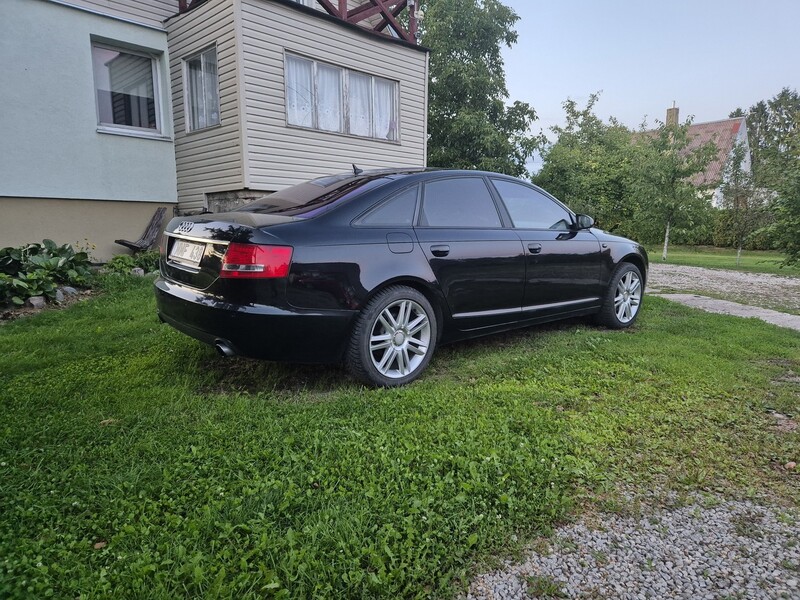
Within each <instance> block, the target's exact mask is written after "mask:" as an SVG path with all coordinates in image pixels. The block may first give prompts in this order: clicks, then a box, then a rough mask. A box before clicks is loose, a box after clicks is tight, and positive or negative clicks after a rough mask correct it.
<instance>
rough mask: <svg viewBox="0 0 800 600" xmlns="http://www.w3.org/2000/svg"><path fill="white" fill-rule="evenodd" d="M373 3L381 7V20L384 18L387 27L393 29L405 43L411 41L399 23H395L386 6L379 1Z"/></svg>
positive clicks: (395, 20)
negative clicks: (387, 24)
mask: <svg viewBox="0 0 800 600" xmlns="http://www.w3.org/2000/svg"><path fill="white" fill-rule="evenodd" d="M374 1H375V2H377V3H378V4H380V5H381V6H382V7H383V10H381V13H383V18H384V20H385V21H388V22H389V25H390V26H391V28H392V29H394V30H395V31H396V32H397V35H399V36H400V37H402V38H403V39H404V40H406V41H407V42H410V41H412V40H411V39H410V36H409V35H408V32H407V31H406V30H405V29H404V28H403V26H402V25H400V23H398V22H397V19H396V18H395V16H394V15H393V14H392V13H391V11H390V10H389V8H388V6H385V5H384V4H383V2H382V1H381V0H374ZM398 14H399V13H398Z"/></svg>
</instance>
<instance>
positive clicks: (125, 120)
mask: <svg viewBox="0 0 800 600" xmlns="http://www.w3.org/2000/svg"><path fill="white" fill-rule="evenodd" d="M92 70H93V72H94V86H95V93H96V97H97V122H98V123H99V124H100V125H105V126H112V127H123V128H124V127H132V128H136V129H147V130H152V131H158V130H159V127H160V123H159V114H158V101H157V99H156V84H155V74H156V65H155V59H154V58H153V57H152V56H147V55H145V54H138V53H133V52H130V51H127V50H120V49H118V48H113V47H111V46H105V45H100V44H92Z"/></svg>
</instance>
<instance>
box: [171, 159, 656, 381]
mask: <svg viewBox="0 0 800 600" xmlns="http://www.w3.org/2000/svg"><path fill="white" fill-rule="evenodd" d="M593 225H594V221H593V220H592V218H591V217H588V216H586V215H579V214H575V213H573V212H572V211H570V210H569V209H568V208H567V207H566V206H564V205H563V204H561V203H560V202H559V201H558V200H556V199H555V198H553V197H552V196H551V195H549V194H548V193H546V192H545V191H543V190H542V189H540V188H538V187H536V186H534V185H531V184H529V183H526V182H523V181H521V180H519V179H515V178H512V177H508V176H505V175H499V174H496V173H486V172H479V171H448V170H425V169H406V170H392V171H388V170H387V171H364V172H361V171H359V170H358V169H356V168H355V167H354V169H353V172H350V173H346V174H342V175H335V176H331V177H325V178H321V179H315V180H313V181H309V182H307V183H302V184H300V185H296V186H293V187H290V188H287V189H284V190H282V191H279V192H276V193H274V194H271V195H268V196H265V197H263V198H261V199H259V200H257V201H255V202H253V203H251V204H249V205H247V206H245V207H242V208H239V209H237V210H234V211H232V212H228V213H220V214H203V215H197V216H193V217H179V218H175V219H172V220H171V221H170V222H169V224H168V226H167V228H166V230H165V232H164V236H163V241H162V244H161V261H160V262H161V264H160V270H161V276H160V277H159V278H158V279H157V280H156V283H155V292H156V300H157V305H158V314H159V317H160V318H161V320H162V321H164V322H166V323H168V324H169V325H171V326H173V327H175V328H176V329H178V330H180V331H182V332H183V333H185V334H187V335H190V336H192V337H194V338H197V339H198V340H200V341H202V342H205V343H207V344H210V345H212V346H214V347H215V348H216V349H217V351H218V352H219V353H220V354H222V355H224V356H232V355H241V356H249V357H253V358H261V359H266V360H276V361H291V362H304V363H308V362H344V363H345V365H346V366H347V368H348V369H349V370H350V372H351V373H352V374H353V375H355V376H356V377H357V378H358V379H360V380H362V381H364V382H365V383H368V384H370V385H375V386H398V385H403V384H406V383H409V382H411V381H413V380H415V379H416V378H418V377H419V376H420V374H421V373H422V372H423V371H424V370H425V367H426V365H427V364H428V362H429V361H430V360H431V357H432V356H433V353H434V350H435V348H436V346H437V345H439V344H442V343H447V342H452V341H456V340H462V339H466V338H471V337H475V336H480V335H485V334H489V333H495V332H499V331H504V330H508V329H512V328H516V327H524V326H528V325H533V324H537V323H543V322H546V321H552V320H555V319H563V318H566V317H575V316H580V315H595V318H596V319H597V321H598V322H599V323H601V324H603V325H605V326H607V327H612V328H624V327H629V326H630V325H631V324H633V323H634V321H635V320H636V317H637V315H638V313H639V310H640V308H641V303H642V294H643V290H644V284H645V277H646V275H647V266H648V259H647V253H646V252H645V250H644V248H642V246H640V245H639V244H637V243H635V242H633V241H631V240H628V239H625V238H622V237H618V236H614V235H610V234H608V233H605V232H603V231H601V230H598V229H595V228H593Z"/></svg>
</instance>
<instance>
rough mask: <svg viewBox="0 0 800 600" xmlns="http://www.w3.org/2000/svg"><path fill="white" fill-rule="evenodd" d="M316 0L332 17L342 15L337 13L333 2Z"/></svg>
mask: <svg viewBox="0 0 800 600" xmlns="http://www.w3.org/2000/svg"><path fill="white" fill-rule="evenodd" d="M317 2H318V3H319V4H320V5H321V6H322V8H324V9H325V12H327V13H328V14H329V15H331V16H334V17H341V16H342V15H341V14H339V11H338V10H336V7H334V6H333V4H331V3H330V0H317Z"/></svg>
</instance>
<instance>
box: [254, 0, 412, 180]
mask: <svg viewBox="0 0 800 600" xmlns="http://www.w3.org/2000/svg"><path fill="white" fill-rule="evenodd" d="M240 28H241V29H240V36H241V40H242V41H241V46H242V54H243V62H242V70H243V76H242V81H243V96H244V105H245V109H244V110H245V112H246V119H245V121H246V131H245V133H244V135H245V139H246V148H245V149H246V172H245V183H246V187H248V188H250V189H255V190H263V191H270V190H272V191H274V190H277V189H281V188H283V187H286V186H289V185H293V184H296V183H300V182H302V181H305V180H307V179H309V178H311V177H317V176H321V175H326V174H329V173H333V172H341V171H347V170H350V169H351V168H352V167H351V165H352V164H353V163H355V164H356V165H358V167H359V168H362V169H369V168H381V167H401V166H419V165H424V164H425V160H426V156H425V154H426V115H427V104H426V103H427V90H426V85H427V79H428V73H427V64H428V63H427V53H426V52H424V51H422V50H420V49H417V48H410V47H407V46H403V45H401V44H396V43H392V42H390V41H385V40H381V39H380V38H377V37H376V36H374V35H373V34H370V33H367V32H364V33H359V32H355V31H353V30H352V29H349V28H345V27H343V26H342V25H340V24H338V23H336V22H330V21H328V20H326V19H323V18H317V17H315V16H314V15H308V14H306V13H304V12H302V11H301V10H297V9H294V8H293V7H292V6H291V5H288V6H287V5H285V4H281V3H279V2H274V1H272V0H241V21H240ZM285 51H288V52H291V53H295V54H299V55H303V56H306V57H308V58H313V59H317V60H320V61H324V62H328V63H331V64H333V65H336V66H340V67H345V68H349V69H353V70H357V71H361V72H364V73H367V74H370V75H375V76H379V77H383V78H386V79H392V80H395V81H399V84H400V142H399V143H395V142H390V141H381V140H374V139H369V138H362V137H356V136H350V135H343V134H338V133H327V132H321V131H314V130H310V129H300V128H297V127H289V126H287V123H286V108H285V91H284V52H285Z"/></svg>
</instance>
